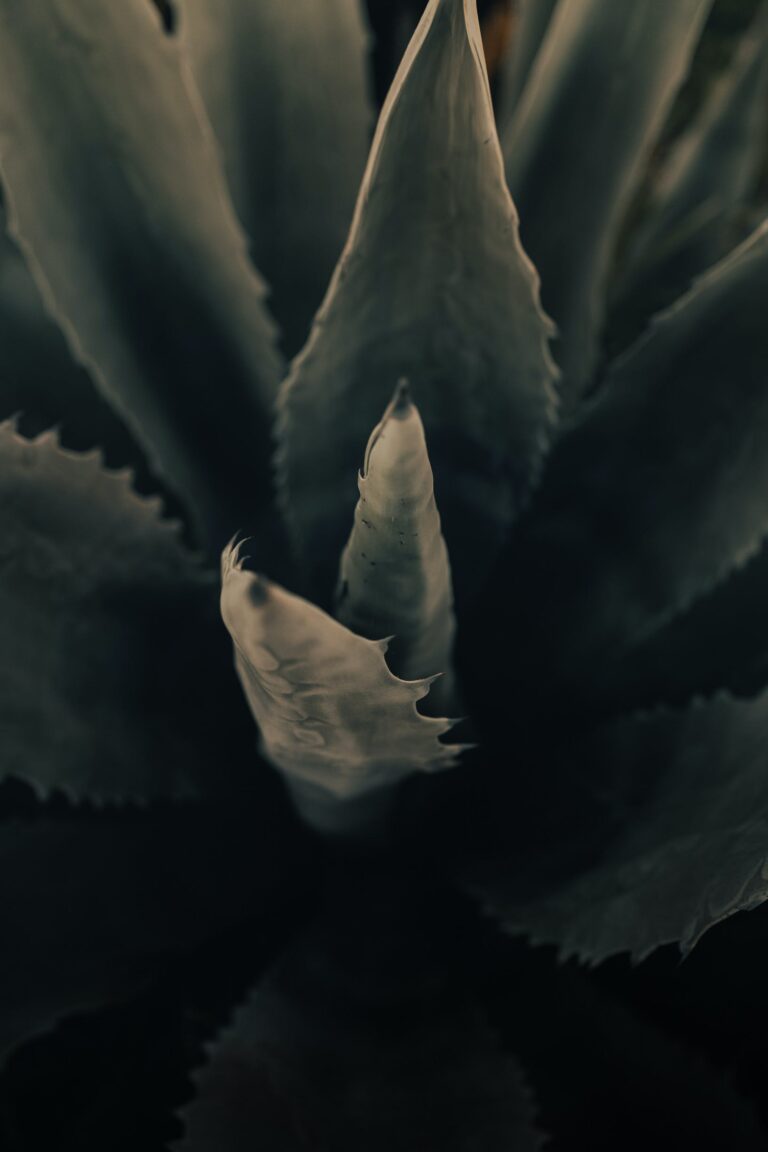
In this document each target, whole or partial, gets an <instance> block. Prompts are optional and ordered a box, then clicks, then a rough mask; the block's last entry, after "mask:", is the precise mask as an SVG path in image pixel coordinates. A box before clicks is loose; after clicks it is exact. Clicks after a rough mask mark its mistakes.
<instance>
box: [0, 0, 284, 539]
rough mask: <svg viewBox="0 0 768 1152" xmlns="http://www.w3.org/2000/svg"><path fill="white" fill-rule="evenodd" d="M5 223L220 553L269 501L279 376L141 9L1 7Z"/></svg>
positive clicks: (253, 281)
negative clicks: (271, 419)
mask: <svg viewBox="0 0 768 1152" xmlns="http://www.w3.org/2000/svg"><path fill="white" fill-rule="evenodd" d="M0 67H1V68H2V72H3V76H4V77H5V81H4V83H3V86H2V92H1V93H0V166H1V167H2V176H3V180H4V182H5V185H6V187H7V190H8V193H9V220H10V226H11V230H12V233H13V235H14V236H15V237H16V238H17V239H18V240H19V242H20V244H21V246H22V249H23V251H24V254H25V256H26V257H27V258H28V261H29V263H30V267H31V269H32V271H33V273H34V275H35V278H36V279H37V281H38V283H39V285H40V287H41V289H42V291H43V293H44V296H45V299H46V302H47V304H48V305H49V307H50V308H51V309H52V310H53V312H54V313H55V315H56V316H57V317H58V319H59V321H60V322H61V324H62V326H63V327H64V330H65V332H66V334H67V336H68V338H69V340H70V343H71V345H72V347H73V349H74V351H75V353H76V355H77V356H78V358H80V359H81V360H82V361H83V362H84V363H85V364H86V365H87V366H88V367H89V368H90V369H91V371H92V374H93V376H94V378H95V379H96V380H97V381H98V383H99V384H100V385H101V387H102V388H103V389H104V392H105V394H106V395H107V396H108V397H109V398H110V399H111V400H112V401H113V402H114V403H115V405H116V407H117V408H118V409H119V411H120V412H121V414H122V415H123V416H124V417H125V418H126V420H127V421H128V422H129V423H130V426H131V428H132V430H133V431H134V432H135V433H136V435H137V436H138V437H139V438H140V440H141V442H142V444H144V445H145V446H146V447H147V450H148V451H149V453H150V456H151V459H152V461H153V463H154V464H156V465H157V467H158V468H159V469H161V470H162V472H163V473H164V474H165V475H166V476H167V477H168V479H169V481H170V483H171V484H172V486H173V487H174V488H175V489H176V490H177V491H178V492H179V493H180V494H181V495H182V496H183V497H184V498H185V499H186V500H188V501H189V503H190V506H191V508H192V511H193V512H194V514H195V516H196V521H197V524H198V527H199V528H200V529H201V531H202V532H203V533H204V535H205V537H206V538H207V539H208V540H212V541H213V542H215V543H217V544H219V545H220V544H221V543H222V541H223V539H226V535H228V534H231V532H232V531H233V530H234V528H235V527H238V526H240V525H241V524H246V523H247V520H248V518H249V517H250V516H253V515H254V514H255V511H256V510H257V509H258V507H259V506H260V505H263V503H264V499H265V496H267V494H268V458H267V457H268V452H269V448H268V418H267V417H266V416H265V411H266V409H267V408H268V407H269V405H270V403H271V399H272V396H273V395H274V391H275V388H276V384H277V380H278V379H279V376H280V373H281V367H280V360H279V357H278V355H277V354H276V352H275V349H274V345H273V333H272V327H271V324H270V322H269V320H268V319H267V317H266V313H265V311H264V307H263V303H262V286H261V283H260V281H259V279H258V277H257V276H256V275H255V274H254V273H253V271H252V269H251V267H250V265H249V262H248V259H247V253H246V244H245V239H244V237H243V235H242V233H241V231H240V229H239V226H238V224H237V222H236V220H235V217H234V213H233V211H232V209H231V207H230V205H229V201H228V198H227V193H226V189H225V186H224V181H223V178H222V176H221V175H220V172H219V167H218V163H217V155H216V150H215V146H214V142H213V139H212V135H211V132H210V129H209V128H208V127H207V125H206V124H205V123H204V122H203V120H202V119H201V117H200V115H199V114H198V108H197V104H196V101H195V99H194V98H192V97H191V95H190V91H189V89H188V86H187V83H186V80H185V75H184V70H183V66H182V61H181V60H180V55H179V45H178V43H177V42H176V41H175V40H174V39H172V38H169V37H165V36H163V35H162V33H161V30H160V28H159V26H158V21H157V17H156V14H154V13H153V12H152V9H151V6H150V5H149V4H148V3H146V0H125V3H120V4H106V5H105V4H103V3H101V0H66V2H64V0H52V3H50V4H46V5H44V6H30V5H28V4H23V3H18V2H17V0H2V3H0Z"/></svg>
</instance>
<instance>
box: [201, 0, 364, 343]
mask: <svg viewBox="0 0 768 1152" xmlns="http://www.w3.org/2000/svg"><path fill="white" fill-rule="evenodd" d="M180 30H181V34H182V37H183V39H184V42H185V44H186V46H187V47H188V49H189V54H190V58H191V62H192V67H193V71H194V74H195V79H196V80H197V83H198V85H199V88H200V91H201V93H202V96H203V99H204V101H205V105H206V107H207V109H208V112H209V114H210V117H211V121H212V123H213V126H214V129H215V131H216V135H217V137H218V139H219V141H220V143H221V146H222V150H223V153H224V162H225V167H226V171H227V176H228V178H229V183H230V187H231V189H232V196H233V199H234V202H235V206H236V208H237V210H238V213H239V215H240V219H241V220H242V221H243V224H244V225H245V229H246V232H247V233H248V236H249V238H250V241H251V250H252V252H253V257H254V261H255V263H256V266H257V267H258V268H259V269H260V270H261V271H262V272H263V273H264V275H265V276H266V278H267V280H268V282H269V284H270V288H271V303H272V309H273V311H274V313H275V315H276V317H277V319H278V321H279V322H280V324H281V325H282V327H283V335H284V340H285V346H286V348H287V350H288V351H289V352H290V353H294V352H296V351H298V349H299V348H300V347H301V345H302V344H303V343H304V341H305V340H306V337H307V334H308V332H309V326H310V322H311V320H312V317H313V316H314V314H315V312H316V311H317V308H318V307H319V305H320V303H321V301H322V298H323V295H324V294H325V291H326V289H327V287H328V282H329V281H330V278H331V273H332V272H333V268H334V266H335V264H336V261H337V260H338V258H339V254H340V252H341V250H342V248H343V247H344V241H345V239H346V236H347V232H348V231H349V225H350V223H351V220H352V212H353V209H354V206H355V196H356V194H357V189H358V186H359V184H360V180H361V178H362V175H363V170H364V168H365V158H366V154H367V152H368V145H369V139H370V138H369V128H370V120H371V109H370V104H369V99H368V92H367V77H366V64H367V47H368V45H367V40H366V30H365V28H364V26H363V19H362V5H361V3H360V0H323V3H321V4H318V3H317V0H290V3H286V0H259V2H258V3H253V2H251V0H223V2H222V0H185V3H184V5H183V7H182V11H181V19H180Z"/></svg>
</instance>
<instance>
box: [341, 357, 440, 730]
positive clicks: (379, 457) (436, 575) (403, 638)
mask: <svg viewBox="0 0 768 1152" xmlns="http://www.w3.org/2000/svg"><path fill="white" fill-rule="evenodd" d="M358 487H359V490H360V500H359V502H358V505H357V508H356V509H355V520H354V525H353V527H352V532H351V534H350V537H349V542H348V543H347V546H346V548H345V549H344V553H343V555H342V558H341V570H340V575H339V585H338V591H337V612H336V615H337V617H338V619H339V620H340V621H341V622H342V623H343V624H346V626H347V627H348V628H351V629H352V631H353V632H357V633H358V635H361V636H365V637H367V638H368V639H369V640H381V639H383V638H385V637H390V636H391V637H392V640H391V642H390V644H389V648H388V652H387V662H388V664H389V666H390V667H391V669H392V671H393V672H394V673H395V674H396V675H397V676H399V677H401V678H402V679H403V680H416V679H419V678H421V677H424V676H433V675H436V674H442V675H441V678H440V680H438V681H436V682H435V684H434V685H433V688H432V691H431V692H430V694H429V697H428V698H427V700H425V702H424V703H425V704H427V703H428V704H429V706H430V708H429V710H430V711H432V712H433V713H434V712H435V711H436V712H437V713H438V714H441V709H449V708H450V707H451V705H452V702H453V700H452V698H453V676H452V673H451V654H452V648H453V639H454V633H455V619H454V613H453V589H452V583H451V568H450V562H449V559H448V549H447V548H446V545H445V540H444V539H443V535H442V532H441V530H440V515H439V513H438V510H437V505H436V503H435V495H434V483H433V478H432V469H431V467H430V463H429V456H428V453H427V443H426V438H425V435H424V426H423V424H422V422H421V417H420V415H419V412H418V409H417V408H416V405H415V404H414V403H413V401H412V399H411V394H410V389H409V387H408V383H407V381H406V380H401V381H400V383H399V384H398V386H397V389H396V390H395V394H394V396H393V398H392V401H391V403H390V404H389V406H388V408H387V410H386V411H385V413H384V416H383V417H382V420H381V422H380V423H379V424H378V425H377V426H376V428H375V429H374V431H373V433H372V435H371V438H370V440H369V441H368V447H367V449H366V453H365V464H364V467H363V471H362V472H361V474H360V477H359V480H358Z"/></svg>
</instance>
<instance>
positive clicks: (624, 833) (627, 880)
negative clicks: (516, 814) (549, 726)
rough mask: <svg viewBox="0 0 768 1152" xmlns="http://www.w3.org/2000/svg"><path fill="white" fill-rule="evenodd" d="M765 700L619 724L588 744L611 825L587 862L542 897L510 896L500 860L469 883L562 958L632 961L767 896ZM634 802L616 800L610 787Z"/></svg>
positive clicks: (695, 935) (724, 701)
mask: <svg viewBox="0 0 768 1152" xmlns="http://www.w3.org/2000/svg"><path fill="white" fill-rule="evenodd" d="M767 743H768V695H763V696H760V697H759V698H757V699H755V700H748V701H734V700H731V699H729V698H726V697H721V698H718V699H716V700H713V701H712V702H709V703H706V704H697V705H694V706H693V707H692V708H691V709H690V710H688V711H687V712H680V713H678V712H669V713H666V712H661V713H657V714H653V715H649V716H645V717H640V718H637V719H624V720H622V721H619V722H617V723H616V724H615V725H613V726H611V727H610V728H607V729H605V730H603V731H602V732H601V733H598V735H597V736H595V737H593V738H591V739H590V741H589V743H588V748H587V754H588V762H589V763H591V764H593V765H594V764H604V765H606V766H610V767H609V776H610V778H611V779H612V781H613V786H614V788H615V792H616V801H617V808H618V810H619V811H622V812H623V815H622V821H623V827H622V828H621V830H620V831H619V832H618V833H617V835H616V836H615V838H614V840H613V842H612V843H610V844H609V845H608V847H607V848H606V849H605V850H604V851H603V852H602V853H601V855H600V857H599V859H598V860H597V861H596V862H595V863H594V864H593V865H592V866H591V867H590V868H589V869H587V870H586V871H585V872H582V873H580V874H577V875H575V876H573V878H572V879H570V880H569V881H567V882H566V883H564V884H563V885H562V887H560V888H559V889H557V890H555V891H554V892H552V893H551V894H550V895H549V896H548V897H545V898H543V899H542V900H540V901H536V902H533V903H525V902H520V903H518V902H517V900H516V898H515V896H513V895H512V892H513V891H515V890H517V891H519V888H518V887H517V885H518V881H519V877H517V876H512V875H509V876H506V875H505V873H504V870H503V867H500V868H499V869H498V871H489V872H488V873H487V875H486V878H485V880H484V881H483V883H481V884H480V885H478V890H479V891H481V892H482V895H483V898H484V899H485V900H487V903H488V906H489V908H490V909H491V910H493V912H494V913H495V914H496V915H498V916H499V917H500V918H501V919H502V920H503V921H504V923H505V924H506V925H507V926H508V927H509V928H510V930H512V931H515V932H518V931H519V932H524V933H526V934H528V935H530V936H532V937H533V938H534V939H536V940H540V941H547V942H551V943H557V944H559V945H560V949H561V952H562V954H563V955H564V956H565V955H571V954H576V955H579V956H581V957H582V958H584V959H589V960H592V961H600V960H603V959H605V958H606V957H608V956H611V955H613V954H614V953H618V952H630V953H631V954H632V955H633V956H634V957H635V958H637V959H642V958H643V957H644V956H647V955H648V953H649V952H651V951H653V949H654V948H657V947H658V946H659V945H661V944H670V943H678V942H679V943H680V945H681V947H682V948H683V949H685V950H687V949H690V948H692V947H693V946H694V944H695V943H696V942H697V940H698V939H699V938H700V937H701V936H702V935H703V933H704V932H706V931H707V929H708V928H711V927H712V926H713V925H714V924H717V923H718V922H719V921H720V920H723V919H725V918H726V917H727V916H730V915H732V914H733V913H734V912H738V911H740V910H742V909H748V908H753V907H754V906H755V905H757V904H760V903H762V902H763V901H764V900H765V899H766V898H768V790H766V786H765V781H766V763H767V753H766V746H767ZM627 789H629V791H630V793H632V792H634V794H635V795H637V794H638V793H639V794H640V799H639V800H636V801H634V802H627V800H626V798H625V799H623V800H620V799H619V798H620V797H621V795H622V792H624V793H625V794H626V790H627Z"/></svg>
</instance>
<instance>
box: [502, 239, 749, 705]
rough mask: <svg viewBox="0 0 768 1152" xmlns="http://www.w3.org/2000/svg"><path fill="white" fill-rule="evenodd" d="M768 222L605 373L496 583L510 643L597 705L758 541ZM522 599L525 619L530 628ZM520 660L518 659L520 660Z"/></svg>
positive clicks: (563, 443) (559, 451)
mask: <svg viewBox="0 0 768 1152" xmlns="http://www.w3.org/2000/svg"><path fill="white" fill-rule="evenodd" d="M767 296H768V225H764V226H763V227H762V228H761V229H758V231H757V232H756V233H755V234H754V235H753V236H752V237H751V238H750V240H749V241H748V242H746V243H745V244H743V245H742V246H741V247H740V248H739V249H738V250H737V251H736V252H734V253H733V254H732V255H731V256H730V257H729V258H728V259H727V260H724V261H723V262H722V263H720V264H719V265H717V267H716V268H714V269H712V270H711V271H710V272H709V273H708V274H707V275H706V276H705V277H704V278H703V279H702V280H701V281H699V283H698V284H697V285H696V286H695V288H694V289H693V290H692V291H691V292H690V293H689V294H688V295H687V296H686V297H685V298H684V299H683V300H681V301H680V302H679V303H678V304H677V305H675V306H674V307H673V308H671V309H670V310H669V311H668V312H666V313H664V314H663V315H662V316H661V317H659V318H658V319H657V320H656V321H655V322H654V324H653V326H652V328H651V329H650V331H649V332H648V334H647V335H646V336H645V337H644V338H643V339H642V340H640V341H639V342H638V343H637V344H636V345H635V346H634V347H633V348H632V349H631V350H630V351H629V352H628V353H626V355H624V356H623V357H622V358H621V359H619V360H618V361H616V363H615V364H614V365H613V366H612V367H611V368H610V369H609V371H608V373H607V375H606V378H605V381H604V388H603V390H602V392H601V394H600V395H599V396H598V397H597V399H596V401H595V402H594V403H593V404H591V405H590V406H589V407H588V408H587V409H586V411H585V412H584V415H583V418H582V419H581V420H580V421H579V422H578V424H577V425H576V426H575V427H574V428H573V429H572V430H571V431H570V432H569V433H568V434H567V435H565V436H564V437H563V438H562V440H561V441H560V444H559V445H558V449H557V450H556V451H555V452H554V453H553V456H552V460H551V463H550V467H549V470H548V474H547V477H546V481H545V483H544V485H543V486H542V488H541V489H540V491H539V494H538V499H537V506H536V508H535V509H534V513H535V514H534V515H532V516H531V517H530V518H529V520H528V522H527V523H526V525H525V529H524V530H523V531H521V532H520V533H519V535H518V538H517V539H516V540H515V541H514V546H513V550H512V553H511V555H510V558H509V560H510V562H509V564H508V566H507V567H506V571H505V601H504V603H505V608H504V612H505V614H507V615H508V623H507V624H506V625H505V627H508V628H509V629H510V631H509V634H510V636H514V637H515V639H516V641H517V642H518V643H519V644H520V645H522V646H523V647H524V649H525V652H526V662H527V661H530V663H528V666H527V667H526V668H525V673H526V675H527V676H528V677H529V680H530V678H531V676H532V669H533V668H534V667H536V668H538V669H542V668H543V667H545V666H546V667H548V668H549V672H548V673H546V675H547V676H548V675H550V674H551V672H552V668H553V666H554V667H557V668H559V670H560V672H561V673H563V674H564V675H565V678H566V679H567V681H568V682H569V683H570V684H571V686H572V687H573V688H574V689H575V690H576V691H577V692H578V691H580V688H579V685H583V684H584V675H583V670H584V668H585V666H589V667H590V669H591V671H592V673H593V675H592V683H593V689H592V690H596V691H597V692H598V693H599V692H600V691H601V686H602V685H603V684H606V685H607V684H608V683H609V681H610V680H611V678H612V676H613V675H614V672H615V667H616V662H617V661H618V660H621V659H625V658H628V656H627V654H628V653H630V654H631V650H632V649H633V648H635V647H636V646H638V645H639V644H641V643H643V642H645V641H647V640H648V639H649V638H650V636H652V635H653V633H655V632H657V631H658V630H659V629H660V628H661V627H662V626H663V625H665V624H666V623H668V622H669V621H670V620H671V619H673V618H674V617H675V616H676V615H677V614H679V613H680V612H682V611H683V610H685V609H686V608H687V607H688V606H689V605H690V604H691V603H692V602H693V601H694V599H695V598H696V597H699V596H701V595H703V594H704V593H706V592H707V591H708V590H709V589H711V588H712V587H713V586H714V585H715V584H716V583H717V582H718V581H719V580H721V579H723V578H724V577H726V576H727V575H728V574H729V573H730V572H731V571H732V570H733V569H734V568H735V567H738V566H739V565H741V564H743V563H744V562H745V561H746V560H747V559H748V558H749V557H750V556H751V555H753V554H754V553H755V552H756V551H757V550H758V548H759V546H760V544H761V542H762V540H763V537H764V535H765V533H766V529H768V497H766V485H767V484H768V452H766V447H767V446H768V389H766V379H765V364H766V363H767V362H768V325H766V322H765V305H764V301H765V299H766V297H767ZM532 596H535V597H536V600H537V603H538V605H539V611H538V612H537V613H536V615H535V618H531V616H530V612H529V605H530V603H531V597H532ZM524 663H525V662H524Z"/></svg>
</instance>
